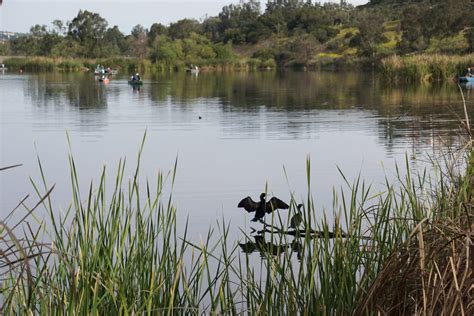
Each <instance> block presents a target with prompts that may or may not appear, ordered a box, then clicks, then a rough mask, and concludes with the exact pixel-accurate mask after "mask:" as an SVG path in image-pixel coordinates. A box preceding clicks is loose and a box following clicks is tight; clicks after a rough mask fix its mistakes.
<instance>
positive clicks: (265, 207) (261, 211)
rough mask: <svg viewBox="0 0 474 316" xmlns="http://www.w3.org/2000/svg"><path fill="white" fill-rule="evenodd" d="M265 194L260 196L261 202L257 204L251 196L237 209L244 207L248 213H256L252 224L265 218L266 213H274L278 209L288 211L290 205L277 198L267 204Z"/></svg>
mask: <svg viewBox="0 0 474 316" xmlns="http://www.w3.org/2000/svg"><path fill="white" fill-rule="evenodd" d="M265 195H266V194H265V193H262V194H260V201H259V202H255V201H254V200H252V198H251V197H250V196H247V197H246V198H245V199H243V200H242V201H240V202H239V205H237V207H243V208H244V209H245V210H246V211H247V212H249V213H250V212H255V217H254V218H253V219H252V222H256V221H258V220H260V219H262V218H263V217H264V216H265V213H272V212H273V211H274V210H276V209H288V208H290V207H289V206H288V204H286V203H285V202H283V201H282V200H280V199H279V198H277V197H272V198H271V199H270V200H269V201H268V202H265Z"/></svg>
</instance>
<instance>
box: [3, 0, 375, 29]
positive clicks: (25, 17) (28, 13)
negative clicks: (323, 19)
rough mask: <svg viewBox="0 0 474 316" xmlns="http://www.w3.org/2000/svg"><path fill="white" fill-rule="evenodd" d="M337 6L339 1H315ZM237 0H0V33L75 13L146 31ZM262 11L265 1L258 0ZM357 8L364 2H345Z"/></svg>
mask: <svg viewBox="0 0 474 316" xmlns="http://www.w3.org/2000/svg"><path fill="white" fill-rule="evenodd" d="M319 1H320V2H339V0H319ZM238 2H239V1H238V0H195V1H191V0H128V1H126V0H96V1H91V0H82V1H81V0H3V5H1V6H0V31H11V32H28V31H29V29H30V27H31V26H32V25H35V24H46V25H48V26H50V25H51V22H52V21H53V20H56V19H59V20H63V21H68V20H72V19H73V17H74V16H76V15H77V12H78V11H79V10H80V9H82V10H89V11H93V12H97V13H99V14H100V15H101V16H102V17H104V18H105V19H107V21H108V22H109V26H113V25H118V26H119V28H120V30H121V31H122V32H124V33H127V34H128V33H130V30H131V29H132V27H133V26H135V25H137V24H141V25H143V26H144V27H145V28H149V27H150V25H151V24H153V23H154V22H160V23H162V24H165V25H167V24H169V23H170V22H174V21H177V20H179V19H183V18H195V19H198V20H200V19H203V18H205V17H206V15H209V16H214V15H217V14H218V13H219V12H220V11H221V9H222V7H223V6H225V5H227V4H230V3H238ZM261 2H262V8H264V7H265V3H266V2H267V0H261ZM347 2H348V3H351V4H353V5H360V4H364V3H367V2H368V0H348V1H347Z"/></svg>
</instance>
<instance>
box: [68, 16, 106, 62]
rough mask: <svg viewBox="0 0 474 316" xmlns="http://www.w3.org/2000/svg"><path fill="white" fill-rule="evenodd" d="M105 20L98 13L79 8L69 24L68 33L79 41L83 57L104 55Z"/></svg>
mask: <svg viewBox="0 0 474 316" xmlns="http://www.w3.org/2000/svg"><path fill="white" fill-rule="evenodd" d="M107 24H108V23H107V21H106V20H105V19H104V18H102V17H101V16H100V15H99V14H97V13H93V12H89V11H87V10H85V11H82V10H80V11H79V13H78V14H77V16H76V17H75V18H74V19H73V20H72V21H71V23H70V24H69V32H68V35H69V36H71V37H73V38H74V39H75V40H76V41H77V42H79V44H80V46H81V47H82V52H81V55H83V56H84V57H92V58H94V57H101V56H104V55H105V49H104V48H105V43H104V37H105V33H106V30H107Z"/></svg>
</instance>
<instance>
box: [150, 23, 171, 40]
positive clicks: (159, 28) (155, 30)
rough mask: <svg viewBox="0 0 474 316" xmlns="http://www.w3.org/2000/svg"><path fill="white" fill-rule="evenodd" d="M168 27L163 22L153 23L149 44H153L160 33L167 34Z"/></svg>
mask: <svg viewBox="0 0 474 316" xmlns="http://www.w3.org/2000/svg"><path fill="white" fill-rule="evenodd" d="M167 33H168V29H167V28H166V26H164V25H163V24H161V23H153V24H152V25H151V27H150V30H149V31H148V34H147V36H148V45H149V46H151V45H152V44H153V42H154V41H155V38H156V37H157V36H159V35H167Z"/></svg>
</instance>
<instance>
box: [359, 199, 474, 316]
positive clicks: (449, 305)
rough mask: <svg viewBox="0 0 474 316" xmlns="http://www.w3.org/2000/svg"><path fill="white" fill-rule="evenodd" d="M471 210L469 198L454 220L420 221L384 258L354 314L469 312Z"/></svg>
mask: <svg viewBox="0 0 474 316" xmlns="http://www.w3.org/2000/svg"><path fill="white" fill-rule="evenodd" d="M473 211H474V210H473V206H472V204H471V205H469V213H468V214H465V215H463V216H462V217H461V218H459V219H458V220H447V219H444V220H443V221H439V222H435V223H430V222H428V221H425V222H423V223H420V224H421V225H418V226H417V227H416V228H415V230H414V232H413V234H412V236H410V238H409V239H408V240H407V241H406V242H405V243H404V244H403V245H401V246H400V247H399V248H398V249H397V250H396V251H395V252H394V253H393V254H392V255H391V256H390V257H389V258H388V259H387V261H386V263H385V266H384V267H383V269H382V270H381V272H380V273H379V275H378V276H377V278H376V279H375V280H374V282H373V283H372V285H371V287H370V289H369V291H368V292H367V293H366V294H365V295H363V296H364V297H363V298H362V299H361V301H360V304H359V306H358V307H357V309H356V310H355V315H362V314H367V313H370V314H371V313H377V314H382V315H384V314H389V315H409V314H411V315H433V314H435V315H474V273H473V259H472V253H473V251H474V231H473V229H474V226H473V225H471V224H470V223H471V222H472V221H471V220H470V219H471V218H472V215H473ZM417 258H418V259H417Z"/></svg>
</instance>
